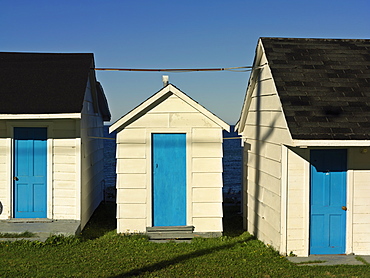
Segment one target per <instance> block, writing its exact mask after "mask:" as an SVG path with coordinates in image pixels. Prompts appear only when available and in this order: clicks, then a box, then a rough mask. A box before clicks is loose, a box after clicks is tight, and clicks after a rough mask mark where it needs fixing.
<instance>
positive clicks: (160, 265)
mask: <svg viewBox="0 0 370 278" xmlns="http://www.w3.org/2000/svg"><path fill="white" fill-rule="evenodd" d="M251 240H254V237H253V236H250V237H249V238H247V239H244V240H238V241H235V242H233V243H230V244H225V245H222V246H217V247H214V248H207V249H203V250H198V251H195V252H191V253H189V254H186V255H181V256H178V257H176V258H173V259H170V260H164V261H161V262H158V263H154V264H151V265H148V266H145V267H141V268H136V269H133V270H131V271H129V272H126V273H122V274H120V275H117V276H112V277H111V278H119V277H134V276H138V275H141V274H144V273H145V272H154V271H158V270H162V269H165V268H167V267H169V266H171V265H175V264H178V263H181V262H183V261H186V260H189V259H194V258H196V257H201V256H204V255H208V254H212V253H215V252H218V251H221V250H226V249H231V248H233V247H234V246H235V245H237V244H240V243H243V242H248V241H251Z"/></svg>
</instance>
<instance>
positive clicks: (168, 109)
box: [110, 84, 229, 237]
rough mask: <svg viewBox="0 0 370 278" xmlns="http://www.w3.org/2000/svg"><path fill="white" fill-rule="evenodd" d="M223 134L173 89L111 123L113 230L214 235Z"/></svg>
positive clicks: (218, 226)
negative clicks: (114, 148)
mask: <svg viewBox="0 0 370 278" xmlns="http://www.w3.org/2000/svg"><path fill="white" fill-rule="evenodd" d="M223 130H227V131H228V130H229V125H228V124H226V123H225V122H223V121H222V120H220V119H219V118H218V117H216V116H215V115H214V114H212V113H211V112H209V111H208V110H206V109H205V108H204V107H203V106H201V105H200V104H198V103H197V102H195V101H194V100H193V99H191V98H190V97H188V96H187V95H186V94H185V93H183V92H182V91H180V90H179V89H178V88H176V87H175V86H173V85H172V84H167V85H166V86H165V87H164V88H162V89H161V90H160V91H159V92H157V93H156V94H154V95H153V96H152V97H150V98H149V99H147V100H146V101H144V102H143V103H142V104H140V105H139V106H137V107H136V108H135V109H133V110H132V111H131V112H129V113H128V114H126V115H125V116H123V117H122V118H121V119H119V120H118V121H117V122H116V123H114V124H113V125H112V126H111V127H110V132H113V131H117V232H118V233H135V232H138V233H139V232H140V233H143V232H147V230H148V231H149V230H150V227H155V228H154V229H155V230H156V231H158V230H157V229H156V228H158V229H159V231H161V230H162V231H161V232H163V229H166V228H167V229H169V230H171V231H172V232H174V233H175V234H176V237H181V233H182V232H181V231H183V230H184V229H185V230H187V231H188V232H189V230H190V233H191V231H192V230H194V233H195V234H199V235H204V236H218V235H220V234H221V233H222V231H223V226H222V216H223V212H222V186H223V182H222V156H223V152H222V141H223V139H222V131H223ZM147 228H148V229H147ZM187 228H189V229H187ZM185 237H186V236H185Z"/></svg>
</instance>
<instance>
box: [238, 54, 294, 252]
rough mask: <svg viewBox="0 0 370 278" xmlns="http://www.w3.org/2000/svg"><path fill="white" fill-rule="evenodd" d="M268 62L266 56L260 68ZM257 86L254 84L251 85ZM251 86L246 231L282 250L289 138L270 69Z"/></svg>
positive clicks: (246, 131) (246, 135)
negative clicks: (284, 150) (283, 155)
mask: <svg viewBox="0 0 370 278" xmlns="http://www.w3.org/2000/svg"><path fill="white" fill-rule="evenodd" d="M265 62H267V61H266V58H265V56H264V55H263V57H262V60H261V62H260V63H261V64H264V63H265ZM252 83H253V84H254V81H253V82H252ZM253 84H252V86H250V87H249V90H252V91H248V92H247V95H249V96H250V106H249V107H248V114H247V118H246V122H245V127H244V131H243V134H242V135H243V137H244V138H246V139H245V146H244V159H243V161H244V162H243V198H244V200H246V201H245V202H244V207H243V215H244V226H245V228H246V229H247V230H248V231H249V232H250V233H252V234H254V235H255V236H257V237H258V238H259V239H260V240H262V241H264V242H265V243H268V244H271V245H272V246H273V247H275V248H276V249H277V250H279V249H280V239H281V230H280V229H281V171H282V165H281V163H282V161H281V159H282V158H281V153H282V147H281V146H282V144H283V143H284V142H289V141H290V140H291V139H290V135H289V131H288V129H287V126H286V122H285V119H284V116H283V113H282V110H281V103H280V100H279V97H278V95H277V92H276V88H275V85H274V80H273V78H272V75H271V72H270V69H269V67H268V66H265V67H262V69H261V70H260V73H259V75H258V76H257V79H256V82H255V86H253Z"/></svg>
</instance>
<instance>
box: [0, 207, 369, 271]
mask: <svg viewBox="0 0 370 278" xmlns="http://www.w3.org/2000/svg"><path fill="white" fill-rule="evenodd" d="M115 223H116V222H115V206H114V205H101V206H100V207H99V209H98V210H97V211H96V213H95V214H94V217H93V218H92V219H91V221H90V222H89V224H88V225H87V226H86V228H85V230H84V231H83V233H82V234H81V236H80V237H69V238H63V237H55V236H54V237H51V238H49V239H48V240H47V242H46V243H40V242H26V241H19V242H14V243H9V242H5V243H0V277H136V276H139V277H370V266H369V265H363V266H299V265H295V264H293V263H290V262H288V261H287V260H286V258H285V257H282V256H280V255H279V254H278V253H277V252H276V251H274V250H273V249H272V248H269V247H267V246H265V245H264V244H263V243H261V242H260V241H258V240H256V239H255V238H253V237H252V236H251V235H249V234H248V233H246V232H243V231H242V230H241V218H240V216H238V215H237V208H234V207H226V208H225V220H224V226H225V236H223V237H221V238H213V239H212V238H211V239H202V238H197V239H194V240H193V241H192V242H191V243H174V242H169V243H153V242H149V241H148V240H147V238H146V237H145V236H143V235H135V236H122V235H117V234H116V232H115V230H114V229H115Z"/></svg>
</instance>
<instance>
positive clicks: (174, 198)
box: [152, 134, 186, 226]
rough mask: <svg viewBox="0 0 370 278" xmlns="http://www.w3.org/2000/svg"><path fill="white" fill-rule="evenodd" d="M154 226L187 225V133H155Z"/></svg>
mask: <svg viewBox="0 0 370 278" xmlns="http://www.w3.org/2000/svg"><path fill="white" fill-rule="evenodd" d="M152 163H153V164H152V169H153V178H152V182H153V189H152V190H153V193H152V194H153V226H185V225H186V134H152Z"/></svg>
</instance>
